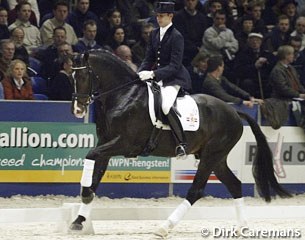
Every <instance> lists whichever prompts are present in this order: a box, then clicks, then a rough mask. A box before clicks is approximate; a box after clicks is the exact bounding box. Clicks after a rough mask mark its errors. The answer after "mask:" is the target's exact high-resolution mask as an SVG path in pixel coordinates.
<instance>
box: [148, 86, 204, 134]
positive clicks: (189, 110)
mask: <svg viewBox="0 0 305 240" xmlns="http://www.w3.org/2000/svg"><path fill="white" fill-rule="evenodd" d="M147 89H148V107H149V115H150V119H151V122H152V124H153V125H154V126H156V128H162V129H163V130H170V129H171V128H170V126H169V125H166V124H163V123H162V122H161V121H160V120H157V118H156V114H155V108H154V96H153V93H152V91H151V88H150V83H147ZM176 107H177V110H178V112H179V113H180V114H181V117H179V119H180V122H181V124H182V127H183V130H184V131H197V130H198V129H199V111H198V106H197V104H196V102H195V100H194V99H193V98H192V97H191V96H189V95H185V96H184V97H178V98H177V106H176Z"/></svg>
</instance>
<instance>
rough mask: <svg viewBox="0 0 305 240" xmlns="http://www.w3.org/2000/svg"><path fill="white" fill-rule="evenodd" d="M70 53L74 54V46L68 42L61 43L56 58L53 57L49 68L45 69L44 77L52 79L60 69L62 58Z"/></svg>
mask: <svg viewBox="0 0 305 240" xmlns="http://www.w3.org/2000/svg"><path fill="white" fill-rule="evenodd" d="M69 55H73V49H72V46H71V45H70V44H69V43H67V42H63V43H61V44H59V45H58V46H57V49H56V58H55V59H52V61H50V60H49V65H48V66H47V69H44V73H45V76H44V77H45V78H46V79H48V80H49V81H52V79H53V78H54V77H55V76H56V74H57V73H58V72H59V71H60V66H61V61H62V58H63V57H65V56H69Z"/></svg>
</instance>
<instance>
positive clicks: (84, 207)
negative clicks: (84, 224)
mask: <svg viewBox="0 0 305 240" xmlns="http://www.w3.org/2000/svg"><path fill="white" fill-rule="evenodd" d="M91 210H92V202H91V203H89V204H84V203H81V205H80V208H79V210H78V215H81V216H83V217H84V218H86V219H87V218H88V217H89V216H90V213H91Z"/></svg>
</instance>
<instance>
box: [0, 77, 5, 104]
mask: <svg viewBox="0 0 305 240" xmlns="http://www.w3.org/2000/svg"><path fill="white" fill-rule="evenodd" d="M2 99H4V89H3V85H2V81H0V100H2Z"/></svg>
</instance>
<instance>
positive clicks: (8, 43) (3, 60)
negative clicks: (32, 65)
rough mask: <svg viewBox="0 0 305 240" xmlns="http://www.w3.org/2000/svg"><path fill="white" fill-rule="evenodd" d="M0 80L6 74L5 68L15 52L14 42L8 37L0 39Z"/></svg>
mask: <svg viewBox="0 0 305 240" xmlns="http://www.w3.org/2000/svg"><path fill="white" fill-rule="evenodd" d="M0 53H1V57H0V81H1V80H3V79H4V78H5V77H6V76H7V69H8V68H9V65H10V63H11V61H12V60H13V58H14V54H15V44H14V42H13V41H12V40H10V39H3V40H1V41H0Z"/></svg>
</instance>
